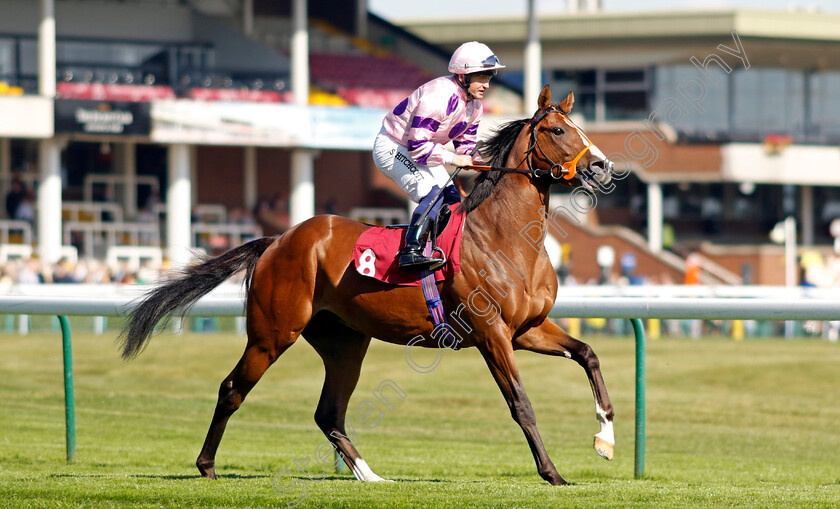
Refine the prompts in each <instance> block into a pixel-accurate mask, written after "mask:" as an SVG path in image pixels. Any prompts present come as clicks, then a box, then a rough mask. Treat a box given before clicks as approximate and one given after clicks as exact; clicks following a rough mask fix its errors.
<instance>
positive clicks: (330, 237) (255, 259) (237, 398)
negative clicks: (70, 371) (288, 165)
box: [119, 86, 615, 485]
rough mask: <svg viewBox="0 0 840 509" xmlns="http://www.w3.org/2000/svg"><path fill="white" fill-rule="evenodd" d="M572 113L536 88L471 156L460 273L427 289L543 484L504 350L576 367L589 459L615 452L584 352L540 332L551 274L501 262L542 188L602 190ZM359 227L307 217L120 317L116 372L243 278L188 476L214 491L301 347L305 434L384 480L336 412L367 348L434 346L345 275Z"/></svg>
mask: <svg viewBox="0 0 840 509" xmlns="http://www.w3.org/2000/svg"><path fill="white" fill-rule="evenodd" d="M573 102H574V95H573V94H572V93H571V92H570V93H569V95H568V96H567V97H566V99H565V100H564V101H563V102H562V103H561V104H559V105H557V104H553V103H551V91H550V90H549V88H548V86H546V87H545V88H543V90H542V93H541V94H540V96H539V102H538V110H537V111H536V113H535V114H534V116H533V117H532V118H530V119H522V120H518V121H512V122H509V123H507V124H505V125H504V126H502V127H501V128H500V129H499V130H498V131H497V132H496V133H495V135H494V136H493V137H491V138H490V139H489V140H488V142H487V143H486V144H485V146H484V148H482V154H483V155H484V154H486V153H489V154H490V156H489V158H490V162H491V164H492V165H494V169H493V170H491V171H488V172H486V173H482V174H480V175H479V176H478V177H477V178H476V182H475V186H474V188H473V190H472V192H471V193H470V194H469V196H467V197H466V198H465V200H464V201H463V202H462V203H461V204H460V205H459V207H460V208H459V211H462V212H465V213H466V218H465V222H464V228H463V237H462V241H461V272H460V273H458V274H456V275H455V276H454V277H453V278H451V279H448V280H445V281H443V282H440V283H438V285H437V286H438V290H439V292H440V295H441V299H442V301H443V304H444V306H445V308H446V309H447V310H449V311H452V310H457V312H458V313H459V314H458V316H457V322H458V324H459V325H460V327H461V332H462V333H463V334H458V342H459V344H458V345H457V346H458V347H460V348H466V347H476V348H477V349H478V351H479V352H480V353H481V355H482V356H483V357H484V360H485V361H486V363H487V366H488V367H489V369H490V373H491V374H492V375H493V378H494V379H495V380H496V383H497V384H498V386H499V389H501V392H502V395H503V396H504V399H505V401H506V402H507V404H508V407H509V408H510V412H511V415H512V416H513V419H514V420H515V421H516V422H517V424H519V426H520V427H521V428H522V431H523V432H524V433H525V437H526V439H527V441H528V445H529V446H530V448H531V452H532V453H533V455H534V459H535V461H536V464H537V470H538V472H539V474H540V476H542V478H543V479H545V480H546V481H548V482H550V483H551V484H555V485H560V484H566V481H565V480H564V479H563V478H562V477H561V476H560V474H559V473H558V472H557V469H556V468H555V466H554V464H553V463H552V462H551V460H550V459H549V457H548V454H547V453H546V450H545V446H544V445H543V442H542V439H541V438H540V435H539V432H538V431H537V425H536V419H535V417H534V411H533V409H532V408H531V403H530V401H529V399H528V396H527V394H526V393H525V389H524V388H523V385H522V382H521V380H520V377H519V372H518V369H517V365H516V359H515V357H514V350H517V349H522V350H529V351H532V352H537V353H541V354H548V355H555V356H564V357H567V358H570V359H572V360H574V361H576V362H577V363H578V364H580V365H581V366H582V367H583V369H584V370H585V371H586V375H587V377H588V378H589V383H590V386H591V388H592V393H593V395H594V398H595V409H596V416H597V418H598V420H599V422H600V425H601V430H600V432H599V433H597V434H596V435H595V443H594V447H595V450H596V451H597V452H598V454H600V455H601V456H602V457H604V458H606V459H608V460H609V459H612V456H613V450H614V444H615V438H614V432H613V416H614V410H613V406H612V403H611V402H610V398H609V396H608V394H607V389H606V386H605V384H604V380H603V377H602V375H601V370H600V365H599V362H598V358H597V356H596V355H595V353H594V352H593V351H592V349H591V348H590V347H589V346H588V345H587V344H586V343H583V342H581V341H579V340H577V339H575V338H573V337H571V336H570V335H569V334H567V333H566V332H565V331H564V330H562V329H561V328H560V327H559V326H558V325H556V324H555V323H554V322H552V321H551V320H549V319H547V315H548V313H549V311H550V310H551V308H552V306H553V304H554V299H555V296H556V293H557V278H556V276H555V272H554V269H553V268H552V266H551V263H550V262H549V260H548V258H547V257H546V256H544V253H541V252H539V250H537V249H534V248H533V247H532V246H530V245H529V246H526V247H524V248H520V249H511V247H515V246H516V243H517V241H522V240H523V237H522V235H521V234H520V232H521V231H522V230H523V227H525V226H527V225H531V226H532V227H533V226H537V227H540V228H542V230H541V231H542V234H543V235H544V234H545V227H546V218H547V215H546V214H547V212H548V200H549V188H550V186H551V184H553V183H562V184H565V185H568V186H572V187H579V186H586V187H587V188H589V189H591V188H592V185H593V184H596V185H600V184H606V183H608V182H609V180H610V178H611V177H610V175H611V172H612V170H613V164H612V163H611V162H610V161H608V160H607V158H606V157H605V156H604V155H603V153H601V151H600V150H598V149H597V147H595V145H593V144H592V143H591V142H590V141H589V139H588V138H587V137H586V135H585V134H584V133H583V131H582V130H581V129H580V128H578V127H577V126H576V125H575V124H574V123H573V122H572V121H571V120H570V119H569V117H568V113H569V112H570V111H571V109H572V104H573ZM555 161H562V163H557V162H555ZM370 227H371V226H370V225H366V224H363V223H360V222H356V221H353V220H350V219H347V218H343V217H339V216H334V215H322V216H316V217H313V218H311V219H309V220H307V221H304V222H302V223H300V224H298V225H296V226H294V227H293V228H291V229H290V230H288V231H287V232H286V233H284V234H283V235H280V236H278V237H264V238H261V239H257V240H254V241H251V242H249V243H247V244H244V245H242V246H239V247H237V248H235V249H232V250H230V251H228V252H227V253H224V254H222V255H221V256H219V257H217V258H212V259H209V260H207V261H204V262H203V263H201V264H197V265H193V266H189V267H186V268H184V269H182V270H181V271H180V272H176V273H174V274H173V275H171V276H170V277H169V278H168V279H166V280H164V281H162V282H161V283H159V284H158V285H157V286H155V287H153V288H152V289H151V290H150V291H149V292H148V293H147V294H146V295H145V296H143V297H142V298H141V301H140V303H139V305H138V306H137V307H136V308H135V309H134V310H133V312H131V314H130V316H129V317H128V319H127V320H126V322H125V324H124V326H123V331H122V333H121V334H120V338H119V341H120V346H121V349H122V356H123V358H124V359H131V358H133V357H135V356H136V355H138V354H139V353H140V352H141V351H142V350H143V348H144V347H145V345H146V344H147V341H148V340H149V338H150V337H151V335H152V334H153V333H154V331H155V326H156V324H157V323H158V322H159V321H160V320H161V319H163V318H165V317H166V316H167V315H170V314H173V313H184V312H186V310H187V309H189V307H190V306H191V305H192V304H194V303H195V302H196V301H197V300H198V299H199V298H200V297H202V296H203V295H205V294H207V293H208V292H210V291H211V290H212V289H213V288H215V287H216V286H218V285H219V284H221V283H222V282H223V281H225V280H226V279H228V278H229V277H231V276H232V275H234V274H236V273H237V272H239V271H242V270H244V271H245V285H246V289H247V297H246V316H247V333H248V339H247V345H246V347H245V352H244V353H243V354H242V357H241V358H240V359H239V362H238V363H237V364H236V366H235V367H234V368H233V371H232V372H231V373H230V374H229V375H228V376H227V378H225V379H224V381H223V382H222V384H221V387H220V388H219V396H218V402H217V404H216V409H215V412H214V414H213V419H212V421H211V423H210V429H209V430H208V432H207V437H206V439H205V441H204V445H203V447H202V449H201V453H200V454H199V456H198V459H197V460H196V466H197V467H198V469H199V471H200V472H201V475H203V476H204V477H209V478H212V479H215V478H216V470H215V456H216V451H217V449H218V447H219V442H220V441H221V439H222V435H223V433H224V431H225V426H226V425H227V422H228V419H229V418H230V416H231V415H232V414H233V413H234V412H235V411H236V410H237V409H238V408H239V406H240V405H241V404H242V401H243V400H244V399H245V397H246V396H247V395H248V392H249V391H250V390H251V389H253V387H254V385H256V384H257V382H259V380H260V378H261V377H262V376H263V373H265V371H266V369H268V367H269V366H271V365H272V364H273V363H274V362H275V361H276V360H277V359H278V357H280V355H282V354H283V352H285V351H286V349H288V348H289V347H290V346H292V344H294V343H295V341H296V340H297V339H298V337H299V336H301V334H302V335H303V336H304V338H305V339H306V341H307V342H308V343H309V344H311V345H312V347H313V348H314V349H315V350H316V351H317V352H318V354H319V355H320V356H321V357H322V359H323V362H324V367H325V371H326V377H325V381H324V387H323V390H322V392H321V397H320V400H319V402H318V407H317V410H316V411H315V422H316V423H317V425H318V427H319V428H320V429H321V430H322V431H323V432H324V434H325V435H326V437H327V439H328V440H329V441H330V442H331V443H332V444H333V445H334V447H335V448H336V451H337V452H339V453H340V455H341V457H343V459H344V461H345V463H346V464H347V466H348V467H349V468H350V470H351V471H352V472H353V473H354V474H355V476H356V478H357V479H359V480H362V481H381V480H384V479H382V478H381V477H379V476H378V475H376V474H375V473H374V472H373V470H372V469H371V468H370V467H369V466H368V465H367V463H366V462H365V461H364V460H363V459H362V457H361V455H360V454H359V452H358V451H357V450H356V448H355V447H354V445H353V444H352V443H351V442H350V441H349V440H346V432H345V413H346V411H347V405H348V401H349V399H350V396H351V394H352V393H353V390H354V389H355V387H356V383H357V382H358V379H359V372H360V370H361V366H362V361H363V359H364V357H365V353H366V352H367V348H368V345H369V344H370V340H371V338H372V337H375V338H377V339H379V340H381V341H386V342H389V343H394V344H398V345H410V346H423V347H429V348H435V347H442V346H441V345H439V340H438V339H436V336H440V334H437V332H439V331H435V330H433V323H432V319H431V316H430V314H429V311H428V309H427V307H426V302H425V298H424V296H423V293H422V290H421V288H420V287H417V286H393V285H388V284H386V283H383V282H380V281H378V280H375V279H373V278H370V277H366V276H363V275H361V274H359V273H358V272H357V270H356V268H355V267H354V265H353V262H352V252H353V248H354V245H355V243H356V240H357V239H358V238H359V235H360V234H361V233H362V232H364V231H365V230H367V229H368V228H370ZM539 245H540V247H541V246H542V238H540V239H539ZM496 256H498V258H496ZM505 268H507V269H508V271H509V272H508V271H506V270H504V269H505ZM488 271H490V273H491V275H492V276H493V277H492V278H491V277H490V276H488ZM488 310H489V311H488ZM453 317H454V313H453ZM453 331H456V332H457V328H456V327H453ZM418 337H420V340H417V339H416V338H418Z"/></svg>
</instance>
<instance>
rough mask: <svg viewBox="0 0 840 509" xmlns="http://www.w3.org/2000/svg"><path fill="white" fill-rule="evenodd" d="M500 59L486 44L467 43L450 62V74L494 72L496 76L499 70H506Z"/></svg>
mask: <svg viewBox="0 0 840 509" xmlns="http://www.w3.org/2000/svg"><path fill="white" fill-rule="evenodd" d="M504 68H505V66H503V65H502V64H501V63H499V58H498V57H497V56H496V55H494V54H493V51H492V50H491V49H490V48H488V47H487V45H486V44H481V43H480V42H475V41H473V42H465V43H464V44H462V45H460V46H458V49H456V50H455V53H453V54H452V58H451V59H450V60H449V72H451V73H454V74H472V73H476V72H487V71H493V72H492V74H494V75H495V74H496V73H495V71H497V70H498V69H504Z"/></svg>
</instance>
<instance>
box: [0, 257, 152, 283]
mask: <svg viewBox="0 0 840 509" xmlns="http://www.w3.org/2000/svg"><path fill="white" fill-rule="evenodd" d="M162 271H163V267H155V266H154V265H153V264H152V263H150V262H148V261H144V262H141V263H140V267H139V268H137V269H136V270H132V269H131V268H129V266H128V263H127V262H124V261H123V262H120V263H119V264H118V266H116V267H109V266H108V265H107V264H106V263H105V262H103V261H100V260H95V259H80V260H79V261H78V262H77V263H72V262H71V261H70V260H69V259H67V258H61V259H60V260H59V261H58V262H56V263H54V264H51V265H50V264H44V263H42V262H41V260H39V259H38V258H37V257H32V258H29V259H23V258H10V259H9V260H8V261H6V263H4V264H1V265H0V288H7V287H9V286H11V285H15V284H21V285H28V284H44V283H56V284H62V283H64V284H66V283H75V284H103V283H119V284H150V283H154V282H155V281H157V280H158V279H159V277H160V274H161V273H162Z"/></svg>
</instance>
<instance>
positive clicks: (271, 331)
mask: <svg viewBox="0 0 840 509" xmlns="http://www.w3.org/2000/svg"><path fill="white" fill-rule="evenodd" d="M281 307H282V308H283V309H282V310H278V311H277V312H276V313H274V312H273V313H272V315H271V316H270V317H269V316H267V315H265V314H264V313H263V311H262V309H263V308H261V307H260V306H258V305H255V304H254V301H253V300H252V299H251V298H249V300H248V311H249V312H248V346H246V347H245V353H243V354H242V358H241V359H239V363H237V364H236V367H235V368H233V371H231V373H230V374H229V375H228V376H227V378H225V380H224V381H223V382H222V385H221V386H220V387H219V399H218V402H217V403H216V410H215V412H214V413H213V420H212V421H211V422H210V429H209V430H207V437H206V438H205V439H204V446H203V447H202V448H201V453H200V454H199V455H198V459H197V460H196V462H195V464H196V466H197V467H198V470H199V471H200V472H201V475H203V476H204V477H209V478H210V479H215V478H216V450H217V449H218V448H219V442H221V440H222V435H223V434H224V432H225V426H227V422H228V419H229V418H230V416H231V415H233V413H234V412H236V410H237V409H238V408H239V406H240V405H242V401H244V400H245V396H247V395H248V393H249V392H250V391H251V389H253V388H254V386H255V385H257V382H259V381H260V378H261V377H262V376H263V374H264V373H265V371H266V370H267V369H268V367H269V366H271V365H272V364H273V363H274V361H275V360H277V358H278V357H280V355H282V354H283V352H285V351H286V350H287V349H288V348H289V347H290V346H292V344H294V342H295V341H296V340H297V338H298V336H299V335H300V331H301V330H302V329H303V328H304V326H305V325H306V323H307V322H308V321H309V318H310V316H311V311H309V310H310V309H311V307H309V306H307V305H304V304H300V305H290V306H288V307H286V306H281ZM292 310H296V312H293V311H292ZM281 313H282V314H281ZM278 331H287V332H286V333H285V334H278Z"/></svg>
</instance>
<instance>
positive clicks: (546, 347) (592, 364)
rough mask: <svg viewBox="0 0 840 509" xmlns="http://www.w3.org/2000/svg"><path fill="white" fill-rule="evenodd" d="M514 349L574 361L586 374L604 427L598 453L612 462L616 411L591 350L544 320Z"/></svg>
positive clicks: (597, 439)
mask: <svg viewBox="0 0 840 509" xmlns="http://www.w3.org/2000/svg"><path fill="white" fill-rule="evenodd" d="M514 348H516V349H524V350H530V351H532V352H536V353H542V354H547V355H558V356H563V357H566V358H569V359H572V360H574V361H575V362H577V363H578V364H580V365H581V367H583V369H584V370H585V371H586V376H587V378H589V386H590V387H591V388H592V395H593V396H594V397H595V414H596V415H597V417H598V421H599V422H600V423H601V431H600V432H599V433H597V434H596V435H595V444H594V446H595V451H596V452H597V453H598V454H600V455H601V456H602V457H603V458H604V459H607V460H612V459H613V451H614V450H615V433H614V431H613V418H614V417H615V410H614V409H613V406H612V402H611V401H610V396H609V394H607V386H606V384H605V383H604V377H603V376H602V375H601V365H600V362H599V361H598V357H597V356H596V355H595V352H594V351H592V348H591V347H590V346H589V345H587V344H586V343H584V342H583V341H579V340H577V339H575V338H573V337H572V336H570V335H569V334H567V333H566V331H564V330H563V329H561V328H560V326H558V325H557V324H555V323H554V322H552V321H551V320H548V319H546V320H544V321H543V322H542V323H541V324H540V325H539V326H538V327H533V328H531V329H530V330H528V332H526V333H525V334H523V335H521V336H518V337H517V338H515V339H514Z"/></svg>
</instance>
